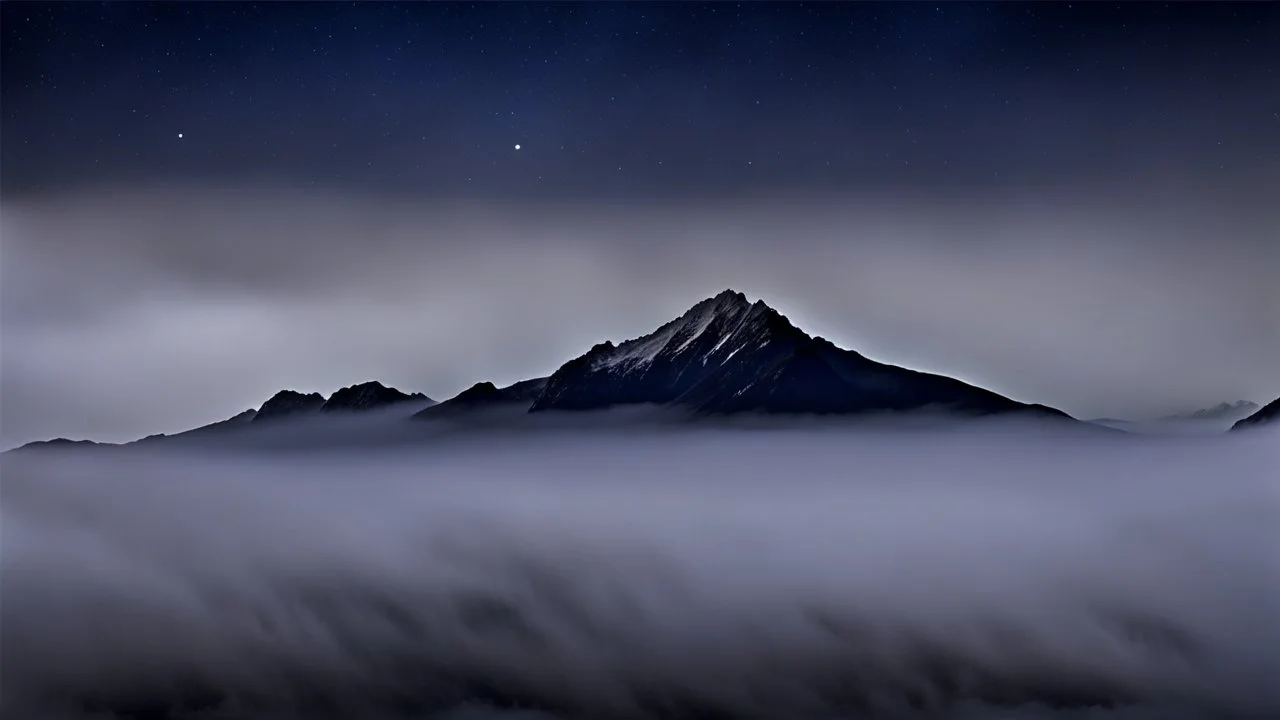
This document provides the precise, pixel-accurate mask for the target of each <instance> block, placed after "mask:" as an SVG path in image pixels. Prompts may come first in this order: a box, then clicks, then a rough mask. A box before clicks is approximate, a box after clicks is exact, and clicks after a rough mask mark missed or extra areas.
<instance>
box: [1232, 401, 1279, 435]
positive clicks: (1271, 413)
mask: <svg viewBox="0 0 1280 720" xmlns="http://www.w3.org/2000/svg"><path fill="white" fill-rule="evenodd" d="M1277 420H1280V398H1276V399H1275V400H1272V401H1271V402H1269V403H1267V404H1266V405H1263V406H1262V409H1261V410H1259V411H1258V412H1256V413H1254V414H1252V415H1250V416H1249V417H1247V418H1245V419H1243V420H1241V421H1239V422H1237V423H1236V424H1235V425H1232V426H1231V429H1232V430H1244V429H1247V428H1251V427H1256V426H1258V425H1265V424H1267V423H1272V422H1276V421H1277Z"/></svg>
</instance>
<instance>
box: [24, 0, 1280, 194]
mask: <svg viewBox="0 0 1280 720" xmlns="http://www.w3.org/2000/svg"><path fill="white" fill-rule="evenodd" d="M0 12H2V13H3V15H2V16H0V17H2V19H3V62H2V63H0V67H2V72H3V84H2V87H3V108H4V136H3V156H4V165H3V178H2V180H3V189H4V192H5V193H6V194H26V193H45V192H57V191H62V190H66V189H69V188H80V187H85V186H93V185H103V184H116V183H158V182H183V181H193V180H194V181H202V182H205V181H216V182H239V181H244V180H254V181H273V182H280V183H287V184H290V185H302V186H312V185H322V186H330V187H338V188H351V189H355V190H360V191H368V192H374V193H406V194H418V193H428V194H430V195H432V196H436V197H439V196H448V197H455V196H465V197H478V198H495V197H510V196H512V195H518V196H534V197H567V198H583V197H586V198H594V197H599V196H612V197H619V198H628V199H629V198H635V197H650V196H676V197H685V196H688V195H733V194H738V193H749V192H753V191H756V192H758V191H766V192H773V191H778V190H797V191H804V192H811V191H814V190H820V191H823V192H831V191H835V190H838V189H840V188H848V187H857V188H878V189H883V188H907V189H910V190H912V191H922V190H933V189H942V188H950V189H964V188H971V187H972V186H973V185H975V184H977V185H982V186H997V187H999V186H1011V185H1023V184H1026V183H1032V184H1036V185H1043V184H1048V185H1059V184H1069V185H1070V184H1080V183H1093V182H1097V181H1104V182H1108V183H1127V182H1143V181H1149V180H1151V179H1152V178H1153V177H1161V178H1166V179H1172V180H1174V181H1185V182H1190V183H1196V184H1216V183H1221V182H1224V181H1226V182H1231V181H1236V180H1239V179H1241V178H1246V179H1247V178H1252V177H1255V176H1257V175H1259V174H1268V173H1273V172H1274V170H1275V158H1276V156H1277V154H1280V92H1277V90H1276V88H1277V87H1280V50H1277V48H1278V47H1280V7H1278V6H1276V5H1275V4H1273V3H1247V4H1230V3H1215V4H1211V5H1194V4H1183V3H1173V4H1149V3H1127V4H1120V5H1112V4H1107V3H1059V4H1045V3H1034V4H1020V3H996V4H972V3H893V4H878V3H877V4H841V3H786V4H781V3H779V4H766V3H710V4H702V3H663V4H656V3H654V4H649V3H644V4H641V3H635V4H632V3H612V2H601V3H589V4H588V3H584V4H578V3H555V4H535V3H485V4H478V5H476V4H466V5H464V4H451V3H441V4H437V3H430V4H429V3H414V4H400V3H316V4H309V3H308V4H303V3H241V2H234V3H210V4H201V3H169V4H159V5H157V4H151V3H133V2H128V3H125V2H110V3H63V4H53V3H39V4H35V3H20V2H9V3H5V4H4V5H3V9H2V10H0ZM180 133H181V135H182V137H181V138H179V134H180ZM517 143H519V144H520V145H521V150H520V151H519V152H518V153H516V152H513V149H514V145H515V144H517Z"/></svg>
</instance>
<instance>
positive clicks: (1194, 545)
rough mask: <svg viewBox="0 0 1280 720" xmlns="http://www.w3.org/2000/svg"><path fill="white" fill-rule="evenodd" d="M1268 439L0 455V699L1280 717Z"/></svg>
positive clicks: (333, 710)
mask: <svg viewBox="0 0 1280 720" xmlns="http://www.w3.org/2000/svg"><path fill="white" fill-rule="evenodd" d="M1275 439H1276V435H1275V433H1274V432H1270V431H1265V432H1264V431H1260V432H1258V433H1248V434H1239V435H1233V436H1224V437H1215V438H1195V439H1185V438H1184V439H1179V440H1176V441H1174V440H1169V439H1152V438H1132V437H1109V436H1097V437H1094V436H1086V435H1081V436H1079V437H1068V436H1065V435H1062V434H1057V435H1052V436H1051V435H1048V434H1045V433H1043V432H1041V431H1040V430H1037V429H1035V428H1029V427H1023V428H1021V429H1018V428H1015V427H1014V426H1012V425H981V426H969V427H967V428H954V429H950V430H944V429H935V430H930V431H922V432H917V433H912V434H902V433H897V432H890V431H877V430H875V429H871V428H863V429H860V430H857V431H850V430H848V429H843V430H840V431H835V430H831V431H828V430H823V429H821V428H810V429H808V430H806V431H804V432H799V431H788V430H782V429H770V430H759V431H754V432H750V431H737V432H730V431H725V430H702V431H697V432H693V431H689V432H683V433H679V434H675V433H658V432H655V431H652V430H647V431H641V430H633V431H632V432H630V433H629V434H628V435H627V436H623V435H621V434H618V433H613V432H601V433H582V432H578V433H575V434H574V435H573V436H569V435H567V434H565V435H556V434H541V435H538V436H537V437H536V438H534V437H530V438H528V439H526V440H520V439H519V438H517V437H504V438H501V439H500V441H499V439H496V438H489V439H487V440H485V441H480V440H478V441H477V442H475V443H466V442H458V443H440V444H437V445H434V446H432V447H430V448H426V449H423V448H417V449H400V450H388V449H386V448H383V449H381V450H379V451H378V452H377V453H373V452H362V451H359V450H346V451H343V452H342V453H341V454H328V455H323V456H319V455H316V454H314V453H311V454H293V453H282V452H275V453H267V452H256V453H251V452H248V451H238V452H235V453H232V452H225V451H224V452H222V453H221V454H217V455H214V454H210V453H204V454H197V453H196V452H194V451H188V452H184V453H183V454H176V453H168V454H159V453H146V452H138V453H129V454H115V455H112V456H107V455H101V454H96V453H94V452H93V451H89V452H87V453H57V452H50V453H37V454H16V455H8V456H5V457H4V458H3V468H2V469H3V474H4V478H5V482H4V485H3V487H2V490H3V503H0V514H2V515H0V517H2V519H3V525H2V528H3V545H2V547H0V550H2V553H3V554H2V555H0V558H2V561H3V564H2V568H0V570H2V571H3V577H4V587H3V591H4V597H3V600H4V601H3V604H0V620H2V621H3V622H2V623H0V633H3V637H2V638H0V639H2V640H3V642H2V643H0V654H2V656H0V660H2V661H3V668H4V673H3V683H4V684H3V692H4V696H5V706H6V714H7V713H8V712H10V711H12V712H14V713H24V714H22V715H21V716H23V717H59V716H63V717H69V718H80V717H104V716H105V717H113V716H130V717H175V718H185V717H193V718H194V717H201V718H208V717H215V718H223V717H227V718H230V717H237V718H244V717H248V718H295V717H315V716H332V717H351V718H363V717H414V718H421V717H447V718H465V717H491V716H492V717H511V718H515V717H556V718H587V717H590V718H658V717H662V718H685V717H697V718H708V717H716V718H770V719H771V718H784V717H785V718H875V717H900V716H902V717H974V718H988V717H990V718H995V717H999V718H1010V717H1012V718H1039V717H1047V718H1058V717H1070V718H1084V717H1088V718H1095V717H1105V718H1112V717H1114V718H1131V717H1151V718H1156V717H1159V718H1178V717H1188V718H1193V717H1194V718H1200V717H1205V718H1209V717H1224V718H1234V717H1239V718H1263V717H1276V716H1277V715H1278V714H1280V691H1278V690H1277V688H1276V687H1275V684H1274V682H1273V681H1274V678H1275V677H1277V676H1280V627H1278V626H1277V623H1276V622H1275V608H1276V607H1277V606H1280V568H1278V567H1277V563H1278V560H1277V554H1276V548H1277V530H1276V528H1277V527H1280V497H1278V492H1280V491H1278V490H1277V486H1276V485H1275V480H1274V477H1273V474H1274V468H1275V467H1277V466H1278V464H1280V452H1278V450H1277V447H1278V446H1277V444H1276V442H1275ZM113 714H114V715H113ZM18 716H19V715H17V714H15V715H14V717H18Z"/></svg>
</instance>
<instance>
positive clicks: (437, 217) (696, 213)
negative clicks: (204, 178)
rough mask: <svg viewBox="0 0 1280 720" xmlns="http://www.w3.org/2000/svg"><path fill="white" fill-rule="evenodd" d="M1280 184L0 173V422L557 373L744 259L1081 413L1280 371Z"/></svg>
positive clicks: (789, 307) (80, 422)
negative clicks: (522, 186) (951, 188)
mask: <svg viewBox="0 0 1280 720" xmlns="http://www.w3.org/2000/svg"><path fill="white" fill-rule="evenodd" d="M1278 221H1280V218H1278V217H1277V214H1276V209H1275V204H1274V203H1272V202H1270V198H1269V197H1267V198H1265V199H1262V200H1260V199H1258V198H1257V197H1255V194H1250V193H1240V194H1237V195H1236V196H1235V197H1230V198H1228V197H1216V196H1212V195H1210V194H1206V193H1202V192H1189V191H1185V190H1179V189H1177V188H1173V189H1170V188H1165V189H1162V190H1160V189H1156V188H1154V187H1145V188H1144V190H1143V191H1142V192H1133V191H1125V192H1117V193H1116V194H1114V195H1105V196H1104V195H1098V194H1092V195H1087V194H1083V193H1081V192H1079V191H1075V192H1067V191H1062V192H1047V193H1038V192H1035V191H1023V192H1014V191H1008V192H1000V193H986V194H984V193H982V192H977V191H975V192H974V193H972V194H970V195H968V196H955V197H948V196H920V195H911V194H907V193H899V194H893V195H886V194H883V193H881V194H861V195H844V196H835V195H833V196H830V197H813V196H806V197H803V198H800V197H786V196H763V197H760V198H743V199H740V200H738V201H733V202H730V201H727V200H726V201H723V202H706V201H700V202H698V203H689V204H680V203H670V202H667V203H645V202H633V203H614V204H609V203H576V204H575V203H571V202H559V203H551V204H543V205H535V204H521V203H500V202H495V201H486V202H478V201H477V202H475V203H471V204H464V203H433V202H428V201H422V200H418V201H410V200H397V199H393V198H373V197H362V196H358V195H355V194H351V193H347V194H341V193H328V194H326V193H320V192H302V191H298V190H296V189H295V190H290V189H281V188H274V189H273V188H257V189H254V188H247V189H238V190H235V191H231V190H218V189H216V188H188V189H180V188H175V189H167V190H158V189H134V190H124V189H122V190H115V191H106V190H102V191H97V192H85V193H81V194H72V195H62V196H52V197H46V198H41V199H30V200H12V199H10V200H6V201H5V203H4V208H3V212H2V213H0V229H2V230H3V232H2V233H0V236H2V237H3V253H0V275H2V278H0V279H2V280H3V282H0V294H2V295H3V298H2V299H3V302H2V303H0V307H2V308H3V318H2V319H3V323H2V326H3V342H2V343H0V385H2V387H0V391H2V392H3V395H4V402H3V404H2V407H0V414H2V417H0V436H3V437H2V438H0V439H2V440H3V441H4V444H5V445H7V446H13V445H18V444H21V443H24V442H28V441H31V440H39V439H46V438H49V437H56V436H67V437H74V438H89V439H94V440H102V441H127V440H132V439H136V438H138V437H142V436H144V435H150V434H152V433H158V432H165V433H172V432H175V431H178V430H183V429H186V428H191V427H195V426H198V425H202V424H206V423H209V422H214V421H217V420H221V419H223V418H226V417H229V416H231V415H233V414H235V413H238V412H240V411H242V410H244V409H246V408H248V407H257V406H258V405H259V404H261V403H262V402H263V401H264V400H265V399H266V398H268V397H270V396H271V395H272V394H274V393H275V392H276V391H278V390H280V389H283V388H292V389H297V390H302V391H317V392H322V393H326V394H327V393H329V392H332V391H333V390H334V389H336V388H339V387H343V386H346V385H350V384H353V383H357V382H363V381H365V380H371V379H376V380H380V381H382V382H384V383H386V384H389V385H393V386H395V387H398V388H400V389H402V390H406V391H421V392H424V393H426V394H427V395H428V396H430V397H433V398H435V399H437V400H440V399H444V398H447V397H450V396H451V395H453V394H455V393H457V392H458V391H460V390H462V389H464V388H466V387H469V386H470V385H471V384H473V383H476V382H479V381H483V380H492V381H494V382H496V383H498V384H499V385H502V384H507V383H511V382H515V381H518V380H522V379H526V378H530V377H537V376H542V375H547V374H549V373H551V372H552V371H553V370H555V369H556V368H557V367H559V366H560V364H562V363H564V362H565V361H567V360H569V359H570V358H572V357H575V356H577V355H579V354H581V353H582V352H584V351H586V349H587V348H590V347H591V346H592V345H594V344H596V343H598V342H602V341H604V340H613V341H615V342H617V341H620V340H623V339H626V338H630V337H635V336H637V335H641V334H644V333H647V332H649V331H651V330H653V329H654V328H656V327H657V326H659V325H661V324H662V323H664V322H666V321H668V320H670V319H672V318H674V317H676V316H678V315H679V314H680V313H682V312H683V311H684V310H685V309H687V308H688V307H689V306H691V305H693V304H694V303H695V302H697V301H698V300H701V299H702V298H705V297H710V296H711V295H714V294H715V293H717V292H719V291H721V290H723V289H725V288H729V287H732V288H734V289H736V290H741V291H743V292H746V293H747V294H748V295H749V296H750V297H751V298H753V299H756V298H759V299H762V300H764V301H765V302H767V303H768V304H769V305H770V306H772V307H774V308H776V309H778V310H779V311H781V312H783V313H784V314H786V315H787V316H788V317H790V318H791V319H792V320H793V321H794V322H795V323H796V324H797V325H798V326H799V327H801V328H803V329H805V330H806V331H808V332H810V333H813V334H818V335H822V336H824V337H827V338H829V339H831V340H833V341H834V342H836V343H837V344H839V345H841V346H842V347H846V348H850V349H854V350H858V351H859V352H862V353H864V354H866V355H868V356H869V357H872V358H874V359H877V360H880V361H883V362H889V363H894V364H900V365H905V366H908V367H913V368H917V369H921V370H925V371H928V372H935V373H940V374H945V375H950V376H953V377H959V378H960V379H963V380H966V381H968V382H971V383H973V384H976V385H980V386H982V387H986V388H990V389H993V390H996V391H997V392H1001V393H1002V394H1005V395H1008V396H1010V397H1014V398H1015V399H1018V400H1021V401H1024V402H1038V403H1042V404H1046V405H1050V406H1052V407H1057V408H1060V409H1063V410H1065V411H1067V412H1069V413H1071V414H1073V415H1075V416H1077V417H1104V416H1105V417H1118V418H1126V419H1141V418H1144V417H1149V418H1156V417H1161V416H1163V415H1167V414H1173V413H1180V412H1188V411H1192V410H1196V409H1199V408H1203V407H1211V406H1214V405H1217V404H1218V403H1221V402H1224V401H1225V402H1233V401H1235V400H1240V399H1244V400H1252V401H1254V402H1258V403H1265V402H1269V401H1270V400H1272V399H1274V398H1275V397H1276V396H1277V395H1280V384H1277V383H1280V376H1277V374H1276V372H1275V368H1276V367H1277V366H1280V325H1277V318H1280V291H1278V290H1277V286H1276V284H1275V282H1274V280H1273V278H1272V277H1271V274H1272V269H1273V268H1275V267H1278V266H1280V244H1277V243H1275V242H1273V237H1272V236H1273V235H1274V228H1275V227H1277V223H1278Z"/></svg>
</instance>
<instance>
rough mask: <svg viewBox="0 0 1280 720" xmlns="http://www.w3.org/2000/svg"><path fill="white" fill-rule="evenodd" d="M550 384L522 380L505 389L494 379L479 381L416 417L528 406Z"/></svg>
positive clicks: (538, 379) (544, 379)
mask: <svg viewBox="0 0 1280 720" xmlns="http://www.w3.org/2000/svg"><path fill="white" fill-rule="evenodd" d="M546 384H547V378H534V379H532V380H521V381H520V382H518V383H515V384H514V385H508V386H507V387H504V388H500V387H497V386H495V385H494V384H493V383H491V382H478V383H476V384H475V385H472V386H471V387H469V388H467V389H466V390H463V391H462V392H460V393H458V394H457V395H455V396H453V397H451V398H449V399H448V400H445V401H444V402H442V403H440V404H439V405H433V406H431V407H429V408H427V409H425V410H422V411H421V412H419V413H417V414H416V415H414V417H421V418H441V417H447V416H453V415H458V414H460V413H466V412H470V411H472V410H479V409H483V408H490V407H498V406H504V405H519V404H524V405H525V406H528V405H531V404H532V403H533V401H534V400H536V399H537V398H538V397H539V396H540V395H541V394H542V391H543V388H545V387H546Z"/></svg>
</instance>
